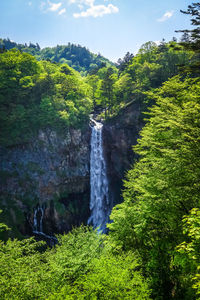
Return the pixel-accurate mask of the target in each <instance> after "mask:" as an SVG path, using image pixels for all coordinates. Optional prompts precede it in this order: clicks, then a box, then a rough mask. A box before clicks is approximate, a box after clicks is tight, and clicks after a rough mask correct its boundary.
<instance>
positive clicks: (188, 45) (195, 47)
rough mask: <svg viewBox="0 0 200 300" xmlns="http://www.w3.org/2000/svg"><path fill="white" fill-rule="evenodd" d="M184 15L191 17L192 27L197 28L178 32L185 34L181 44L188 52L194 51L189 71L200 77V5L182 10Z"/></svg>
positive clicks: (195, 4)
mask: <svg viewBox="0 0 200 300" xmlns="http://www.w3.org/2000/svg"><path fill="white" fill-rule="evenodd" d="M181 12H182V13H183V14H186V15H190V16H191V25H193V26H195V27H196V28H194V29H190V30H189V29H185V30H177V31H176V32H183V37H182V39H181V42H180V44H181V45H182V46H183V47H184V48H185V49H187V50H192V51H194V53H195V55H194V57H193V60H192V63H191V65H190V66H189V68H188V67H187V66H186V70H187V71H191V72H193V73H196V75H199V74H200V72H199V70H200V3H199V2H196V3H192V4H191V5H188V9H187V10H186V11H183V10H181Z"/></svg>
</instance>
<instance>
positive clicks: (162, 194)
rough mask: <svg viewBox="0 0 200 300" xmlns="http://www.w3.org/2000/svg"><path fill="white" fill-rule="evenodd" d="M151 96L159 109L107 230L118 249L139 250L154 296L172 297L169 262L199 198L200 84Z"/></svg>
mask: <svg viewBox="0 0 200 300" xmlns="http://www.w3.org/2000/svg"><path fill="white" fill-rule="evenodd" d="M149 97H151V98H152V97H153V98H154V99H155V100H156V105H155V106H153V107H152V108H151V109H150V119H149V120H148V121H147V124H146V126H145V127H144V128H143V130H142V132H141V138H140V139H139V140H138V145H137V146H135V147H134V150H135V151H136V153H137V154H138V155H139V156H140V159H139V161H138V162H137V163H135V166H134V168H133V169H132V170H130V171H129V172H128V175H127V180H126V181H125V190H124V193H123V196H124V199H125V202H124V203H123V204H121V205H119V206H117V207H116V208H114V210H113V212H112V214H111V219H112V220H113V221H114V222H113V223H111V224H109V225H108V227H109V228H110V230H111V233H110V237H111V240H112V241H113V242H116V247H117V246H118V247H122V249H126V250H130V249H138V251H139V253H140V255H141V257H142V260H143V266H144V272H145V274H146V275H147V276H148V277H150V278H151V286H152V288H153V297H161V298H162V297H163V298H162V299H170V298H171V297H172V293H177V294H178V293H179V291H178V290H176V284H175V283H176V282H177V274H176V269H174V268H173V267H172V266H171V260H172V259H173V256H174V253H175V247H176V245H177V243H179V242H180V241H181V240H182V238H183V236H182V233H181V226H182V221H181V220H182V217H183V215H185V214H186V213H188V212H189V210H190V209H191V208H193V207H198V206H199V200H200V199H199V184H198V182H199V176H200V173H199V170H200V164H199V161H200V160H199V154H200V148H199V145H200V144H199V142H198V141H199V137H200V122H199V113H200V104H199V103H200V102H199V101H200V81H199V79H196V80H192V79H187V80H185V81H184V82H182V81H181V80H180V79H179V78H178V77H174V78H172V79H171V80H170V81H168V82H166V83H165V84H164V85H163V87H162V88H161V89H159V90H157V91H154V93H149ZM191 195H192V197H191Z"/></svg>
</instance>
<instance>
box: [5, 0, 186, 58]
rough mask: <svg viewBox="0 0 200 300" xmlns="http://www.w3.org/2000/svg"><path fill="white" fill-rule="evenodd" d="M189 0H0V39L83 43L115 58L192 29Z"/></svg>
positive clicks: (45, 44) (49, 44) (50, 44)
mask: <svg viewBox="0 0 200 300" xmlns="http://www.w3.org/2000/svg"><path fill="white" fill-rule="evenodd" d="M191 2H192V1H189V0H167V1H165V0H51V1H50V0H0V38H10V39H11V40H13V41H15V42H17V43H27V44H28V43H29V42H32V43H35V44H36V43H38V44H39V45H40V47H41V48H44V47H53V46H56V45H66V44H68V42H70V43H75V44H79V45H81V46H85V47H87V48H88V49H89V50H90V51H92V52H93V53H100V54H101V55H103V56H105V57H106V58H108V59H110V60H112V61H114V62H116V61H117V60H118V59H119V58H123V57H124V55H125V54H126V53H127V52H131V53H133V54H136V53H137V51H138V50H139V48H140V46H141V45H142V44H144V43H145V42H148V41H154V42H157V43H158V42H159V41H161V40H162V39H163V38H164V39H165V40H166V41H169V40H171V39H172V37H174V36H175V37H180V34H178V33H175V30H180V29H188V28H190V16H187V15H184V14H182V13H180V9H182V10H186V9H187V7H188V5H189V4H191Z"/></svg>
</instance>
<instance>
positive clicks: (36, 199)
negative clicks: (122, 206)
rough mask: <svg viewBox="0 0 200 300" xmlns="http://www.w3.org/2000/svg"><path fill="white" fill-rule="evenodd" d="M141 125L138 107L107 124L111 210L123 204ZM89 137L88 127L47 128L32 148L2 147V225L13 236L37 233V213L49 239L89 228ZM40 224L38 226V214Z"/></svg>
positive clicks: (130, 109) (28, 145)
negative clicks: (63, 130) (61, 129)
mask: <svg viewBox="0 0 200 300" xmlns="http://www.w3.org/2000/svg"><path fill="white" fill-rule="evenodd" d="M143 125H144V124H143V121H142V113H141V106H140V103H138V102H133V103H131V104H129V105H128V106H126V107H125V108H124V109H123V110H121V112H120V113H119V114H118V115H117V116H116V117H114V118H112V119H110V120H109V121H107V122H106V123H105V124H104V127H103V144H104V155H105V158H106V162H107V173H108V180H109V187H110V197H111V198H110V199H112V201H113V205H115V204H117V203H119V202H121V201H122V197H121V189H122V187H123V179H124V178H125V173H126V172H127V171H128V170H129V169H130V167H131V165H132V163H133V161H134V159H135V154H134V152H133V150H132V146H133V145H135V144H136V143H137V138H138V137H139V131H140V129H141V128H142V126H143ZM90 137H91V129H90V127H89V125H88V127H87V128H85V129H84V130H78V129H70V130H68V131H67V132H66V133H65V134H64V133H62V134H61V133H58V132H56V131H53V130H50V129H49V130H41V131H40V132H39V134H38V136H37V137H36V138H35V139H33V140H32V141H31V142H30V143H27V144H23V145H15V146H13V147H10V148H6V149H5V148H0V157H1V160H0V178H1V180H0V194H1V196H0V208H1V209H3V213H2V215H1V220H0V221H2V222H5V223H6V224H7V225H8V226H10V227H11V228H12V235H13V236H15V237H16V236H17V237H19V236H20V234H21V235H23V236H30V235H32V234H33V231H34V212H35V211H36V209H38V208H39V209H38V211H41V212H42V228H43V232H44V233H45V234H46V235H50V236H51V235H52V234H54V233H62V232H67V231H69V230H70V229H71V228H72V226H79V225H80V224H81V223H84V224H86V223H87V220H88V218H89V216H90V210H89V201H90ZM37 219H38V220H37V221H38V222H40V220H39V219H40V213H38V214H37Z"/></svg>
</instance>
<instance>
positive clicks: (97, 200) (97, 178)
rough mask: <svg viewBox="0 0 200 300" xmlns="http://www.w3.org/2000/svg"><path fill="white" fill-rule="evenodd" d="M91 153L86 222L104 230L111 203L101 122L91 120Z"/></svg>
mask: <svg viewBox="0 0 200 300" xmlns="http://www.w3.org/2000/svg"><path fill="white" fill-rule="evenodd" d="M91 122H92V124H93V126H92V136H91V154H90V210H91V216H90V218H89V220H88V224H92V225H93V227H94V228H97V227H99V230H100V231H102V232H105V230H106V224H107V223H108V220H109V215H110V212H111V205H110V200H109V191H108V178H107V174H106V162H105V159H104V156H103V143H102V129H103V124H101V123H98V122H96V121H94V120H91Z"/></svg>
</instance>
